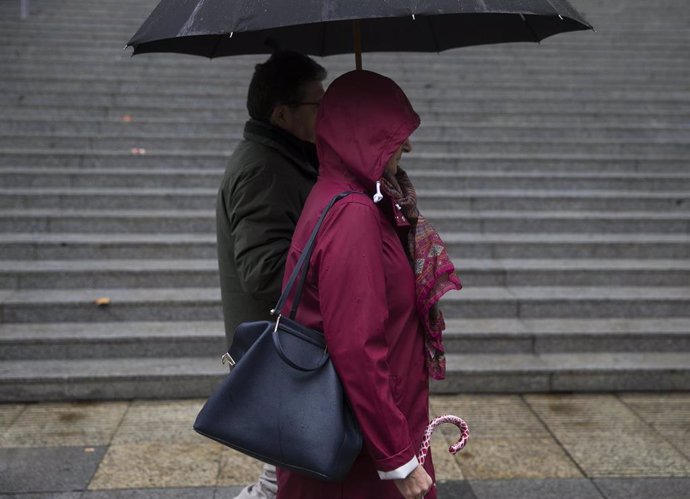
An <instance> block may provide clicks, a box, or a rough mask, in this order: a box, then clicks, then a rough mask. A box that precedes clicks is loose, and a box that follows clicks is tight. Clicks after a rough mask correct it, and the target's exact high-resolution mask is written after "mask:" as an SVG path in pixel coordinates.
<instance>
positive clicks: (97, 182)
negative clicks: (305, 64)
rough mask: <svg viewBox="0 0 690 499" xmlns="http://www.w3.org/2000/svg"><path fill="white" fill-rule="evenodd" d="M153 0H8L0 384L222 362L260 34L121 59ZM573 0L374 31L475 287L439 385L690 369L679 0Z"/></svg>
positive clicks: (416, 159) (427, 189)
mask: <svg viewBox="0 0 690 499" xmlns="http://www.w3.org/2000/svg"><path fill="white" fill-rule="evenodd" d="M155 3H156V0H146V1H141V0H120V1H117V2H116V1H113V0H104V1H101V2H89V1H86V0H62V1H60V2H58V1H48V0H42V1H41V0H34V1H33V2H32V3H31V15H30V17H29V18H28V19H26V20H23V21H22V20H20V19H19V2H17V1H15V0H12V1H10V0H0V42H2V49H1V50H0V359H1V360H2V362H1V363H0V401H17V400H50V399H57V400H59V399H128V398H141V397H144V398H158V397H165V398H175V397H203V396H205V395H207V394H208V393H209V391H210V390H211V388H212V387H213V386H214V385H215V383H217V382H218V380H219V379H220V377H221V376H222V375H223V373H224V369H223V368H222V367H221V365H220V362H219V358H220V354H221V353H222V352H223V349H224V346H225V345H224V336H223V332H222V323H221V309H220V306H219V295H220V293H219V290H218V276H217V269H216V260H215V258H216V256H215V251H216V249H215V234H214V230H215V225H214V201H215V192H216V189H217V186H218V183H219V181H220V178H221V176H222V172H223V169H224V167H225V162H226V159H227V157H228V155H229V154H230V152H231V151H232V149H233V147H234V146H235V144H236V143H237V141H238V140H239V139H240V136H241V130H242V126H243V123H244V120H245V119H246V111H245V109H244V98H245V94H246V87H247V84H248V81H249V78H250V75H251V71H252V68H253V65H254V64H255V63H256V62H258V61H260V60H263V59H264V58H265V57H264V56H260V57H254V56H252V57H236V58H225V59H217V60H213V61H208V60H204V59H201V58H194V57H191V56H178V55H167V54H151V55H141V56H137V57H135V58H130V56H129V52H125V51H123V50H122V47H123V46H124V44H125V42H126V41H127V40H128V39H129V37H130V36H131V34H132V33H134V31H135V30H136V28H137V27H138V25H139V24H140V23H141V22H142V21H143V19H144V18H145V17H146V16H147V15H148V13H149V12H150V11H151V10H152V8H153V6H154V5H155ZM573 3H574V4H575V6H576V7H577V8H579V9H580V10H581V11H582V12H583V14H584V15H585V16H586V17H587V18H588V20H589V21H590V22H591V23H593V24H594V25H595V26H596V28H597V32H596V33H587V32H581V33H572V34H566V35H561V36H557V37H554V38H551V39H548V40H546V41H544V42H543V43H542V44H541V45H535V44H514V45H496V46H487V47H473V48H467V49H458V50H454V51H450V52H446V53H443V54H440V55H437V54H375V55H374V54H365V55H364V65H365V67H366V68H368V69H372V70H374V71H379V72H382V73H384V74H387V75H389V76H391V77H393V78H394V79H395V80H396V81H398V82H399V83H400V84H401V86H402V87H403V88H404V89H405V90H406V91H407V92H408V94H409V96H410V98H411V100H412V101H413V104H414V105H415V107H416V109H417V110H418V111H419V112H420V114H421V115H422V127H421V128H420V130H419V131H418V132H417V133H416V134H415V135H414V136H413V139H414V142H413V143H414V146H415V151H414V153H413V154H411V155H410V156H409V159H407V160H406V161H405V163H406V167H407V169H408V171H409V172H410V174H411V176H412V177H413V179H414V180H415V183H416V185H417V187H418V191H419V198H420V206H421V207H422V209H423V211H424V213H425V214H426V215H427V217H428V218H429V219H431V220H432V221H433V222H434V224H435V225H436V226H437V228H439V230H440V231H441V232H442V235H443V236H444V239H445V240H446V242H447V243H448V246H449V249H450V252H451V255H452V256H453V259H454V261H455V263H456V266H457V267H458V268H459V271H460V274H461V276H462V277H463V282H464V285H465V289H463V290H462V291H461V292H460V293H455V294H452V295H450V296H448V297H447V298H446V299H445V300H444V310H445V315H446V318H447V325H448V331H447V335H446V345H447V348H448V351H449V355H448V366H449V373H448V378H447V380H445V381H443V382H441V383H433V385H432V386H433V389H434V390H435V391H436V392H529V391H545V392H548V391H617V390H688V389H690V170H689V169H688V166H689V160H690V84H689V83H688V82H690V56H688V52H687V28H688V26H689V25H690V12H689V11H688V10H687V7H686V5H685V2H683V1H682V0H664V1H660V2H657V3H655V8H654V10H653V11H650V9H649V8H648V2H645V1H642V0H625V1H624V0H612V1H609V2H601V1H598V0H574V2H573ZM320 62H322V63H323V64H324V65H325V66H326V67H327V68H328V70H329V72H330V75H331V76H332V77H335V76H337V75H339V74H341V73H343V72H345V71H347V70H350V69H352V67H353V65H354V62H353V57H352V56H337V57H331V58H326V59H323V60H321V61H320ZM99 298H107V299H109V304H108V305H100V306H99V305H97V304H96V300H97V299H99Z"/></svg>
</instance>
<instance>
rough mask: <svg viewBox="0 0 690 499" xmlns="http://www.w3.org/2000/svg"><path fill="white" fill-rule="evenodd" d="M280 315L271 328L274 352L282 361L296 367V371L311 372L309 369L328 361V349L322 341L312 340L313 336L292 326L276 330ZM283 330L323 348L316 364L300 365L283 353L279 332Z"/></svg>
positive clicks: (317, 368)
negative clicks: (309, 365) (274, 325)
mask: <svg viewBox="0 0 690 499" xmlns="http://www.w3.org/2000/svg"><path fill="white" fill-rule="evenodd" d="M281 318H282V317H278V319H277V320H276V327H275V328H274V329H273V345H274V346H275V349H276V352H277V353H278V355H279V356H280V358H281V359H283V362H285V363H286V364H287V365H289V366H290V367H292V368H293V369H297V370H298V371H303V372H311V371H318V370H319V369H321V368H322V367H323V366H324V365H325V364H326V362H328V357H329V356H330V355H329V354H328V349H327V348H326V347H325V345H324V344H323V343H322V342H318V341H316V340H314V339H313V338H311V337H309V336H307V335H306V334H302V333H300V332H299V331H297V330H294V329H292V328H289V327H288V328H281V330H280V331H279V330H278V327H279V323H280V320H281ZM281 332H284V333H287V334H291V335H293V336H295V337H297V338H300V339H301V340H304V341H307V342H309V343H311V344H312V345H314V346H317V347H321V348H323V354H322V355H321V358H320V359H319V361H318V362H317V363H316V365H314V366H311V367H305V366H300V365H299V364H297V363H296V362H294V361H293V360H292V359H290V357H288V355H287V353H285V349H284V348H283V344H282V343H281V342H280V333H281Z"/></svg>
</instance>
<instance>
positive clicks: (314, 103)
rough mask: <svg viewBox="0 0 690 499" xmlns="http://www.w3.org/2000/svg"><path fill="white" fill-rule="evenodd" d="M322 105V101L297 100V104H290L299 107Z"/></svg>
mask: <svg viewBox="0 0 690 499" xmlns="http://www.w3.org/2000/svg"><path fill="white" fill-rule="evenodd" d="M320 105H321V103H320V102H296V103H295V104H290V107H299V106H316V107H319V106H320Z"/></svg>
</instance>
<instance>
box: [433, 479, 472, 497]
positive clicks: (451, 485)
mask: <svg viewBox="0 0 690 499" xmlns="http://www.w3.org/2000/svg"><path fill="white" fill-rule="evenodd" d="M436 493H437V496H438V499H477V496H476V495H475V494H474V491H473V489H472V486H471V485H470V483H469V482H467V481H465V480H457V481H455V480H454V481H437V482H436Z"/></svg>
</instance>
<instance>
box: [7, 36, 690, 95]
mask: <svg viewBox="0 0 690 499" xmlns="http://www.w3.org/2000/svg"><path fill="white" fill-rule="evenodd" d="M64 43H69V40H66V41H65V42H64ZM77 43H78V42H77ZM92 43H93V40H92ZM78 45H79V46H81V45H82V44H80V43H78ZM47 48H49V47H46V49H47ZM597 49H598V48H596V49H595V51H596V50H597ZM43 50H45V49H43ZM591 53H592V51H591V50H590V51H589V54H590V55H591ZM666 53H667V48H664V52H663V54H666ZM655 54H656V53H654V52H653V53H650V55H649V56H648V57H646V58H645V62H646V61H649V60H653V59H654V58H655V57H657V55H655ZM159 55H163V56H164V54H156V60H158V57H157V56H159ZM112 56H113V52H112V45H108V46H107V48H106V50H105V51H104V53H103V55H102V60H103V59H107V58H109V57H112ZM682 56H683V54H682V53H680V54H679V55H678V56H675V59H676V61H677V60H678V59H680V58H682ZM152 57H153V56H150V58H149V61H150V62H147V63H146V66H147V67H148V66H149V64H151V63H152V61H153V59H152ZM518 57H521V58H522V59H524V58H525V56H524V55H522V56H518ZM588 57H589V56H588ZM617 57H619V58H620V57H627V56H626V55H625V54H617ZM513 58H514V57H511V59H513ZM185 59H186V58H180V57H175V58H174V59H170V60H169V62H168V63H167V66H170V67H175V68H177V67H178V66H179V64H180V63H181V61H183V60H185ZM264 59H265V58H264V57H261V58H253V59H252V62H251V63H250V64H247V65H246V67H244V68H243V67H241V63H239V62H238V59H236V58H233V59H232V60H226V61H222V60H216V61H213V64H212V65H209V64H208V62H205V61H199V60H198V59H195V58H192V59H186V60H187V61H196V62H197V64H195V65H194V66H191V67H190V69H194V68H195V69H196V71H186V72H181V71H179V70H175V71H172V70H165V69H166V64H164V63H160V62H159V63H158V66H159V67H158V68H153V69H157V70H155V71H154V70H152V69H149V70H147V71H145V75H144V76H142V74H141V73H142V69H141V65H140V64H137V61H138V60H139V58H135V59H129V58H127V59H126V60H124V59H123V61H122V63H121V64H118V65H117V66H116V67H110V68H109V69H108V70H105V68H102V69H103V70H102V71H101V73H100V74H101V75H102V76H100V77H99V80H100V81H105V82H118V83H119V82H128V83H131V84H135V83H136V82H141V81H144V82H150V83H153V84H155V83H158V84H163V83H164V84H165V85H167V86H169V87H170V88H171V89H175V88H181V87H185V86H186V85H193V84H194V83H196V84H197V85H199V74H203V75H204V80H203V85H202V87H205V86H206V85H207V84H209V85H210V86H211V89H213V88H215V87H216V86H218V85H222V84H223V82H225V83H226V85H227V82H228V81H230V82H232V83H233V85H230V86H231V87H232V86H234V87H240V88H243V89H246V86H247V82H248V81H249V79H250V78H251V72H252V68H253V65H254V64H256V63H257V62H260V61H262V60H264ZM479 59H481V63H479V64H476V63H472V61H468V60H461V59H458V60H452V61H446V62H437V63H435V64H433V65H432V66H430V67H429V68H428V69H427V70H422V71H418V72H415V73H400V72H399V71H398V69H399V67H400V66H401V65H408V64H413V63H412V62H411V61H392V64H394V66H392V67H387V66H385V65H383V64H371V63H369V64H367V69H370V70H376V71H378V72H380V73H383V74H385V75H387V76H389V77H391V78H393V79H395V80H396V81H398V82H399V83H400V84H401V85H402V86H403V87H404V89H405V90H406V91H409V92H411V93H414V92H419V93H422V89H427V90H430V91H431V95H439V96H442V95H443V94H442V90H443V89H444V88H446V89H450V90H451V91H452V89H454V88H460V89H462V88H467V89H472V88H476V87H478V86H481V87H485V88H487V89H493V88H503V89H508V88H515V89H517V90H519V89H535V88H544V89H553V88H569V89H587V88H599V89H601V90H602V91H610V92H614V91H616V90H619V89H620V88H621V87H625V88H638V89H640V90H641V91H644V90H645V89H646V90H654V89H658V90H660V91H661V90H671V91H677V89H678V88H679V82H682V81H683V79H684V78H686V75H685V74H676V73H675V72H668V71H667V72H665V73H664V74H663V75H657V74H655V73H654V72H653V71H649V72H624V71H616V72H613V71H599V72H591V73H587V74H575V73H564V72H563V71H554V70H543V69H534V70H532V71H531V72H525V70H524V66H523V67H515V68H513V70H512V71H511V72H507V71H504V72H500V70H499V69H498V68H499V65H500V68H501V69H502V68H504V67H505V65H504V62H503V61H501V60H495V59H494V58H492V57H487V56H486V55H480V56H479ZM554 59H557V60H558V63H559V64H561V65H563V52H562V51H561V52H559V53H555V54H554ZM626 60H629V58H627V59H626ZM578 63H579V61H578ZM321 64H325V66H326V68H327V69H328V70H329V74H330V77H329V80H327V82H328V81H330V79H332V78H334V77H335V76H338V75H339V74H341V73H344V72H346V71H350V70H352V68H353V67H352V66H353V65H352V60H351V56H348V57H347V62H346V63H345V64H334V59H331V58H329V59H328V60H322V61H321ZM676 64H677V63H676ZM46 65H47V64H41V65H33V66H32V65H29V64H22V65H21V66H19V67H17V66H15V65H9V64H8V65H6V66H7V74H6V76H7V78H9V79H11V80H18V79H27V80H36V81H41V80H45V81H46V82H48V83H47V84H48V85H49V84H50V83H49V82H50V81H54V80H71V79H75V78H78V79H80V80H86V79H89V78H92V76H91V75H92V73H91V72H90V71H81V72H78V71H76V70H75V69H74V68H70V69H71V70H68V69H66V68H63V67H61V66H52V67H51V68H49V69H46ZM91 66H92V65H89V67H91ZM445 66H450V67H452V68H456V67H463V68H464V69H466V71H465V72H462V73H457V74H454V72H451V73H448V68H447V67H445ZM136 67H139V71H136V72H134V71H132V69H134V68H136ZM114 69H115V70H114ZM417 73H420V74H423V76H420V75H419V74H417ZM537 74H538V76H537ZM487 76H488V78H487ZM659 76H663V78H661V77H659ZM448 79H452V80H453V81H454V85H453V86H452V87H449V86H448V85H447V84H446V83H445V80H448ZM624 84H625V85H624ZM185 88H186V87H185ZM680 88H682V87H680ZM226 92H232V90H231V89H226ZM197 93H198V91H197ZM192 95H193V94H192ZM228 95H229V94H228Z"/></svg>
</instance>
